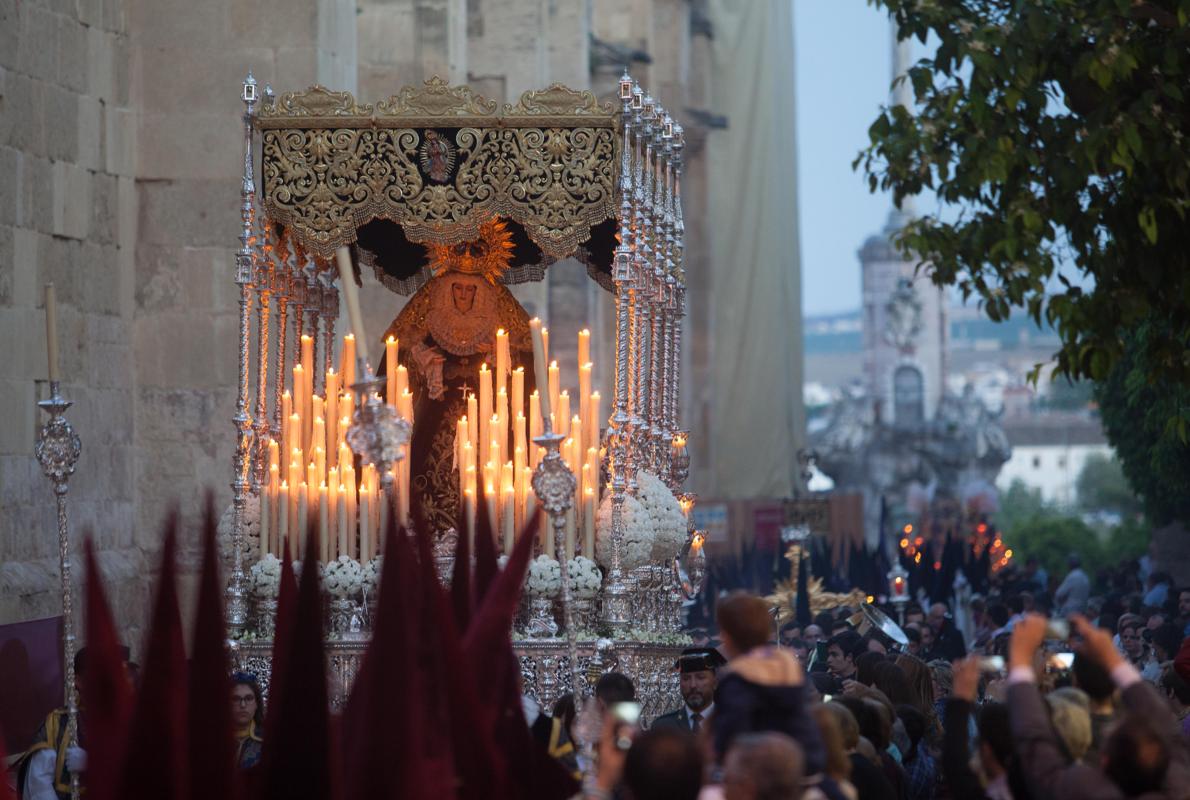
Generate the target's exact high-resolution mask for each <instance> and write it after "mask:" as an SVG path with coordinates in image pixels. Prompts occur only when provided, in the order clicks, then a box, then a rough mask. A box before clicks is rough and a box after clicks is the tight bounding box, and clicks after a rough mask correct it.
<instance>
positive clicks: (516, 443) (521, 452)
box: [512, 414, 529, 470]
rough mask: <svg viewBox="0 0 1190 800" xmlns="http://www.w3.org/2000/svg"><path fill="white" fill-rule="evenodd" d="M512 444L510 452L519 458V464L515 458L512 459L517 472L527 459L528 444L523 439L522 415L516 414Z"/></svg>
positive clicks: (523, 418)
mask: <svg viewBox="0 0 1190 800" xmlns="http://www.w3.org/2000/svg"><path fill="white" fill-rule="evenodd" d="M512 444H513V449H512V452H513V454H514V456H519V458H520V461H519V462H518V461H517V458H516V457H514V458H513V462H514V463H515V464H516V468H517V469H518V470H519V469H520V468H521V467H523V466H525V465H526V464H527V463H528V458H529V442H528V440H527V439H526V438H525V415H524V414H517V417H516V422H515V423H513V435H512Z"/></svg>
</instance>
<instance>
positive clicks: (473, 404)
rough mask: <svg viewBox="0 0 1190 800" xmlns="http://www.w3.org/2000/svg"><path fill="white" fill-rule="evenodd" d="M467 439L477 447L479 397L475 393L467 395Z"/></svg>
mask: <svg viewBox="0 0 1190 800" xmlns="http://www.w3.org/2000/svg"><path fill="white" fill-rule="evenodd" d="M467 439H468V440H469V441H470V442H471V444H472V445H474V446H475V447H479V443H480V441H481V439H480V438H479V398H477V397H476V396H475V393H474V392H472V393H471V394H469V395H467Z"/></svg>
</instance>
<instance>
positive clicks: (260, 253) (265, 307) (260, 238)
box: [252, 219, 274, 492]
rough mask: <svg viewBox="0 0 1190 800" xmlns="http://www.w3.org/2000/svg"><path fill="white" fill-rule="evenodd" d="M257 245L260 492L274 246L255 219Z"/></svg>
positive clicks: (256, 476)
mask: <svg viewBox="0 0 1190 800" xmlns="http://www.w3.org/2000/svg"><path fill="white" fill-rule="evenodd" d="M257 231H258V232H257V237H256V247H255V249H254V253H253V255H254V261H255V264H256V275H255V279H254V280H255V284H256V299H257V304H256V419H255V423H254V425H253V429H254V431H255V443H254V447H253V448H252V451H253V458H252V463H253V469H252V488H253V489H254V490H255V491H257V492H259V491H260V488H261V487H262V486H263V485H264V484H265V482H266V481H267V480H268V475H267V473H268V461H269V449H268V440H269V434H270V433H271V429H270V426H269V415H268V409H267V407H266V403H267V395H268V386H269V326H270V325H271V324H272V321H271V320H270V319H269V310H270V309H269V306H270V300H271V297H272V294H273V272H274V267H273V245H272V243H271V242H269V240H268V236H267V232H266V230H265V227H264V225H262V224H260V220H259V219H258V220H257Z"/></svg>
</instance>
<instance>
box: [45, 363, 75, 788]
mask: <svg viewBox="0 0 1190 800" xmlns="http://www.w3.org/2000/svg"><path fill="white" fill-rule="evenodd" d="M58 388H59V387H58V381H56V380H55V381H50V396H49V399H48V400H42V401H41V402H40V403H38V404H37V405H38V407H40V408H41V410H42V411H45V412H46V413H47V414H49V415H50V418H49V420H48V421H47V422H46V423H45V425H43V426H42V427H41V430H40V431H39V432H38V434H37V445H36V448H35V450H34V452H35V454H36V455H37V462H38V463H39V464H41V471H42V472H44V473H45V476H46V477H47V478H49V479H50V482H51V483H52V484H53V485H54V500H55V502H56V503H57V507H58V570H59V577H60V578H61V581H62V659H63V661H64V667H65V669H64V672H65V673H66V677H65V681H64V686H63V694H64V695H65V699H66V720H67V726H68V728H67V730H68V733H67V736H68V737H69V740H70V741H71V742H77V741H78V694H77V693H76V692H75V689H74V590H73V585H72V580H71V577H70V566H71V565H70V519H69V518H68V517H67V515H66V493H67V492H68V491H70V476H71V475H73V474H74V465H75V464H76V463H78V458H79V453H81V452H82V448H83V446H82V442H81V441H79V437H78V434H76V433H75V432H74V428H73V427H72V426H71V424H70V423H69V422H67V421H66V417H64V416H63V414H65V413H66V409H68V408H70V406H71V405H72V403H71V401H69V400H67V399H65V398H64V397H62V395H61V394H59V392H58ZM70 796H71V798H72V799H73V800H78V796H79V776H78V773H76V772H72V773H71V775H70Z"/></svg>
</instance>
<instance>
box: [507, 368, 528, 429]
mask: <svg viewBox="0 0 1190 800" xmlns="http://www.w3.org/2000/svg"><path fill="white" fill-rule="evenodd" d="M508 413H510V414H511V415H512V416H514V417H515V416H516V415H517V414H524V413H525V368H524V367H517V368H516V369H514V370H513V371H512V398H511V402H510V405H509V407H508Z"/></svg>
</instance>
